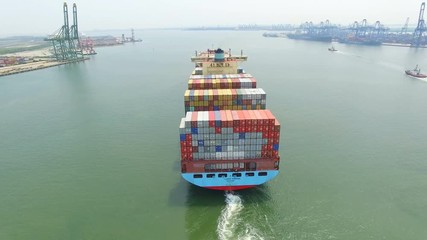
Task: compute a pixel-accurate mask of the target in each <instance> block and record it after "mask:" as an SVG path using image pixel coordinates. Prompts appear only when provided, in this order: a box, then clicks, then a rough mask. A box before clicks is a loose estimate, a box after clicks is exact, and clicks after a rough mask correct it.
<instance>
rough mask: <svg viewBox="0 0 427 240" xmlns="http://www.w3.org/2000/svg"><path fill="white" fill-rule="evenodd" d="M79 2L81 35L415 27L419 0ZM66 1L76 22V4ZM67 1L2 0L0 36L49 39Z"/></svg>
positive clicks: (154, 0)
mask: <svg viewBox="0 0 427 240" xmlns="http://www.w3.org/2000/svg"><path fill="white" fill-rule="evenodd" d="M74 2H75V3H76V4H77V9H78V18H79V27H80V30H81V31H83V32H84V31H91V30H105V29H129V28H135V29H142V28H158V27H199V26H217V25H220V26H229V25H238V24H255V23H256V24H279V23H290V24H300V23H303V22H306V21H312V22H313V23H319V22H320V21H325V20H326V19H329V21H330V22H331V23H333V24H341V25H348V24H350V23H353V22H354V21H359V22H360V21H361V20H362V19H363V18H366V19H367V20H368V23H371V24H372V23H374V22H375V21H377V20H379V21H381V23H383V24H385V25H393V24H398V25H402V26H403V25H404V23H405V21H406V18H407V17H409V18H410V24H412V25H415V24H416V22H417V19H418V14H419V9H420V5H421V3H422V1H418V0H356V1H348V0H347V1H346V0H292V1H291V0H210V1H206V0H139V1H136V0H135V1H131V0H113V1H101V0H85V1H82V0H80V1H74ZM74 2H67V3H68V7H69V17H70V21H72V5H73V3H74ZM62 5H63V1H57V0H0V23H1V24H0V36H10V35H29V34H38V35H47V34H50V33H53V32H54V31H55V30H57V29H59V28H60V27H61V26H62V24H63V13H62ZM426 17H427V16H426Z"/></svg>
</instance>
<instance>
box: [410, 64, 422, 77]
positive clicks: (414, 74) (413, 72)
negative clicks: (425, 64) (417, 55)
mask: <svg viewBox="0 0 427 240" xmlns="http://www.w3.org/2000/svg"><path fill="white" fill-rule="evenodd" d="M405 73H406V75H409V76H412V77H416V78H426V77H427V75H426V74H422V73H421V69H419V68H418V64H417V65H416V66H415V68H414V69H412V70H405Z"/></svg>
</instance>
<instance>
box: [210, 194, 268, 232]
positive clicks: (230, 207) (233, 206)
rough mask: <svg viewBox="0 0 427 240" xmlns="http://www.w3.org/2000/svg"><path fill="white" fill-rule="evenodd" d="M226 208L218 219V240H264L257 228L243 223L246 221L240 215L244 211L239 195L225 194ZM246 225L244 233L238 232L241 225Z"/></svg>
mask: <svg viewBox="0 0 427 240" xmlns="http://www.w3.org/2000/svg"><path fill="white" fill-rule="evenodd" d="M225 203H226V205H225V207H224V209H222V211H221V216H220V217H219V218H218V227H217V229H216V232H217V234H218V239H220V240H229V239H239V240H240V239H241V240H251V239H257V240H259V239H261V240H262V239H264V238H263V237H262V236H261V234H260V233H259V232H258V230H257V229H256V228H254V227H253V226H251V225H250V224H248V223H243V221H244V219H242V218H241V216H240V213H241V211H242V210H243V208H244V206H243V202H242V199H241V198H240V196H239V195H236V194H233V193H232V192H226V193H225ZM241 224H244V226H245V228H244V229H245V230H244V232H240V233H238V232H237V228H238V226H239V225H241Z"/></svg>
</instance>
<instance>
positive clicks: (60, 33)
mask: <svg viewBox="0 0 427 240" xmlns="http://www.w3.org/2000/svg"><path fill="white" fill-rule="evenodd" d="M63 12H64V25H62V27H61V28H59V29H58V30H57V31H56V32H55V33H53V34H52V35H49V36H48V37H47V38H46V39H45V41H50V42H52V46H53V54H54V57H55V58H56V60H57V61H65V62H66V61H79V60H83V54H82V51H81V49H80V40H79V30H78V23H77V5H76V4H75V3H74V4H73V25H71V27H70V25H69V21H68V6H67V3H65V2H64V5H63Z"/></svg>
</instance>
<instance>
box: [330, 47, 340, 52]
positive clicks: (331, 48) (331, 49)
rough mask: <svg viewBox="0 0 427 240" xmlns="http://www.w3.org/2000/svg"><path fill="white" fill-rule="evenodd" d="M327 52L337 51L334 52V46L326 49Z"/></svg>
mask: <svg viewBox="0 0 427 240" xmlns="http://www.w3.org/2000/svg"><path fill="white" fill-rule="evenodd" d="M328 50H329V51H331V52H336V51H338V50H336V49H335V48H334V46H332V47H330V48H328Z"/></svg>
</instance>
